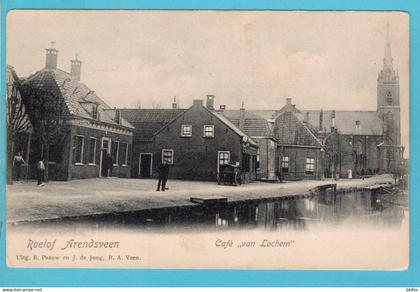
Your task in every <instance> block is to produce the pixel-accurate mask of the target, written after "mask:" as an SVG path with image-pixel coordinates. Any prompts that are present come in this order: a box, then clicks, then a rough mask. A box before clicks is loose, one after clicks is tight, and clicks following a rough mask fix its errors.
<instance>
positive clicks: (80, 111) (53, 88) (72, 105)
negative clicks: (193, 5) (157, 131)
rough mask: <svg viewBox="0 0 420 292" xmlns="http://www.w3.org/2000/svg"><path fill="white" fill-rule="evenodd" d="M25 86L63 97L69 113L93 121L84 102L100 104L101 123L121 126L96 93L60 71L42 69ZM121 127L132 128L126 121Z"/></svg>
mask: <svg viewBox="0 0 420 292" xmlns="http://www.w3.org/2000/svg"><path fill="white" fill-rule="evenodd" d="M24 85H25V86H32V87H37V88H39V89H40V88H42V89H45V90H48V91H50V92H52V93H54V94H55V95H56V96H58V97H62V98H63V100H64V102H65V103H66V107H67V110H68V113H69V114H70V115H73V116H77V117H81V118H85V119H93V118H92V117H91V116H90V114H89V112H88V110H87V109H85V108H84V107H83V105H82V104H83V103H84V102H93V103H96V104H98V113H99V121H101V122H105V123H109V124H114V125H116V126H119V124H118V123H116V122H115V121H114V120H113V119H112V118H111V117H110V116H109V115H108V114H107V113H106V111H105V109H111V107H110V106H108V105H107V104H106V103H105V102H104V101H103V100H102V99H100V98H99V97H98V96H97V95H96V94H95V92H94V91H92V90H90V89H89V88H88V87H87V86H86V85H85V84H84V83H82V82H80V81H78V80H76V79H74V78H72V76H71V75H70V74H69V73H67V72H65V71H62V70H60V69H46V68H45V69H42V70H40V71H38V72H36V73H35V74H33V75H31V76H29V77H28V78H27V79H26V80H25V81H24ZM121 126H123V127H127V128H132V125H130V123H128V122H127V121H126V120H124V119H122V120H121Z"/></svg>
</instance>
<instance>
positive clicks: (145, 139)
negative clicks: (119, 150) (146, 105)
mask: <svg viewBox="0 0 420 292" xmlns="http://www.w3.org/2000/svg"><path fill="white" fill-rule="evenodd" d="M119 110H120V112H121V115H122V116H123V117H124V119H126V120H127V121H129V122H130V124H131V125H133V127H134V129H133V147H132V160H131V177H133V178H150V177H152V176H153V173H154V171H155V166H153V163H154V160H156V159H157V158H156V154H154V153H155V145H154V140H153V137H154V135H155V134H156V133H157V132H158V131H159V130H160V129H162V128H163V127H164V126H166V125H167V124H168V123H169V122H171V121H172V120H174V119H175V118H176V117H177V116H179V115H180V114H181V113H183V112H184V111H185V109H119Z"/></svg>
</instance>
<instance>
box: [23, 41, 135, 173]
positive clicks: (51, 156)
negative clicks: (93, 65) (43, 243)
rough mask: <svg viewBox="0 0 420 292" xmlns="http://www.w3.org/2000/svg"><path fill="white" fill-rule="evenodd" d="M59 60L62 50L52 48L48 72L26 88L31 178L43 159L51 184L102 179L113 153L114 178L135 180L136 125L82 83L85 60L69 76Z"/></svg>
mask: <svg viewBox="0 0 420 292" xmlns="http://www.w3.org/2000/svg"><path fill="white" fill-rule="evenodd" d="M57 57H58V51H57V50H56V49H54V48H48V49H47V50H46V65H45V68H43V69H42V70H40V71H38V72H36V73H34V74H33V75H31V76H29V77H28V78H26V79H25V80H24V82H23V83H22V89H23V91H24V93H25V94H23V95H24V96H23V101H24V103H25V104H26V106H27V108H28V114H29V117H30V119H31V121H32V123H33V125H34V135H33V140H34V141H33V144H32V145H33V147H32V150H31V152H32V153H31V155H30V157H31V159H30V161H29V162H30V164H31V166H32V168H33V170H32V175H34V166H35V164H36V161H37V160H39V159H41V158H44V159H46V160H48V170H49V171H48V173H49V179H55V180H70V179H81V178H94V177H101V176H103V175H105V170H104V163H103V161H104V158H105V156H106V154H107V153H110V154H111V155H112V157H113V162H114V167H113V176H118V177H130V162H131V159H130V153H131V145H132V136H133V133H132V130H133V126H132V125H130V123H128V122H127V121H126V120H125V119H124V118H122V117H121V114H120V112H119V111H118V110H116V109H112V108H110V107H109V106H108V105H107V104H106V103H105V102H104V101H103V100H102V99H100V98H99V97H98V96H97V95H96V94H95V92H94V91H92V90H91V89H89V88H88V87H87V86H86V85H85V84H84V83H82V82H80V73H81V64H82V62H81V61H80V60H77V58H76V59H75V60H72V61H71V72H70V73H67V72H65V71H63V70H61V69H58V68H57ZM50 132H54V133H55V134H56V135H55V136H52V133H50Z"/></svg>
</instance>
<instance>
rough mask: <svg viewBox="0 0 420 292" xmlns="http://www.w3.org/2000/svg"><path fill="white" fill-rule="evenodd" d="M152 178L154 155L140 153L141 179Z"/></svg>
mask: <svg viewBox="0 0 420 292" xmlns="http://www.w3.org/2000/svg"><path fill="white" fill-rule="evenodd" d="M151 176H152V153H140V159H139V177H140V178H150V177H151Z"/></svg>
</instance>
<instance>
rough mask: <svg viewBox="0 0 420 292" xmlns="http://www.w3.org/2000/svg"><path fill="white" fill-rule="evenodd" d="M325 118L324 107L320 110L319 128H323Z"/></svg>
mask: <svg viewBox="0 0 420 292" xmlns="http://www.w3.org/2000/svg"><path fill="white" fill-rule="evenodd" d="M323 120H324V112H323V111H322V109H321V110H320V111H319V130H322V129H323V126H322V122H323Z"/></svg>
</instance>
